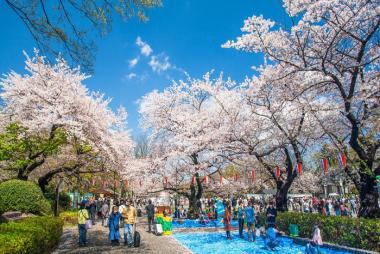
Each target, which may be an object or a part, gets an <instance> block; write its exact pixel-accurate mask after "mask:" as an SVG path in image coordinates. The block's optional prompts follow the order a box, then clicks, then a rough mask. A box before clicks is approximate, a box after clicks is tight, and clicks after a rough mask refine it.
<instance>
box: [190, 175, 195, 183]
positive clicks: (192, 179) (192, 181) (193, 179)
mask: <svg viewBox="0 0 380 254" xmlns="http://www.w3.org/2000/svg"><path fill="white" fill-rule="evenodd" d="M191 184H192V185H194V184H195V176H193V177H192V178H191Z"/></svg>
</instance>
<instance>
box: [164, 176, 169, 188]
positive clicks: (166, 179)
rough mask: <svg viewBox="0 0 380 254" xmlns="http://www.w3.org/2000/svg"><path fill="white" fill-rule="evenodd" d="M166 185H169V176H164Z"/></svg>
mask: <svg viewBox="0 0 380 254" xmlns="http://www.w3.org/2000/svg"><path fill="white" fill-rule="evenodd" d="M164 186H165V187H167V186H168V177H167V176H164Z"/></svg>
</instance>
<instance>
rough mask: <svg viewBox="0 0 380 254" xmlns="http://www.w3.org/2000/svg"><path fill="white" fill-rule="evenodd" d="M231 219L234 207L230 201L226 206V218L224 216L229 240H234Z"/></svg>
mask: <svg viewBox="0 0 380 254" xmlns="http://www.w3.org/2000/svg"><path fill="white" fill-rule="evenodd" d="M231 219H232V207H231V203H230V202H229V201H228V202H226V206H225V208H224V218H223V223H224V228H225V230H226V235H227V239H228V240H232V237H231V229H232V227H231Z"/></svg>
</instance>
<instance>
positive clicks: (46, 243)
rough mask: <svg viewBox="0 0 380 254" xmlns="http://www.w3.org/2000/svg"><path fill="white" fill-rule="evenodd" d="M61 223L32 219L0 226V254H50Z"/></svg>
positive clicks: (55, 219)
mask: <svg viewBox="0 0 380 254" xmlns="http://www.w3.org/2000/svg"><path fill="white" fill-rule="evenodd" d="M62 228H63V222H62V220H61V219H60V218H56V217H49V216H43V217H33V218H27V219H24V220H19V221H12V222H7V223H2V224H0V254H34V253H36V254H37V253H42V254H44V253H50V252H51V250H53V249H54V248H55V247H56V246H57V245H58V243H59V240H60V238H61V235H62Z"/></svg>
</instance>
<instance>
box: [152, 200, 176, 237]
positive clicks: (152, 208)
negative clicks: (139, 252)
mask: <svg viewBox="0 0 380 254" xmlns="http://www.w3.org/2000/svg"><path fill="white" fill-rule="evenodd" d="M145 210H146V214H147V216H148V232H149V233H151V232H152V224H153V220H154V205H153V204H152V200H150V199H149V200H148V205H147V206H146V207H145ZM178 213H179V211H178Z"/></svg>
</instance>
